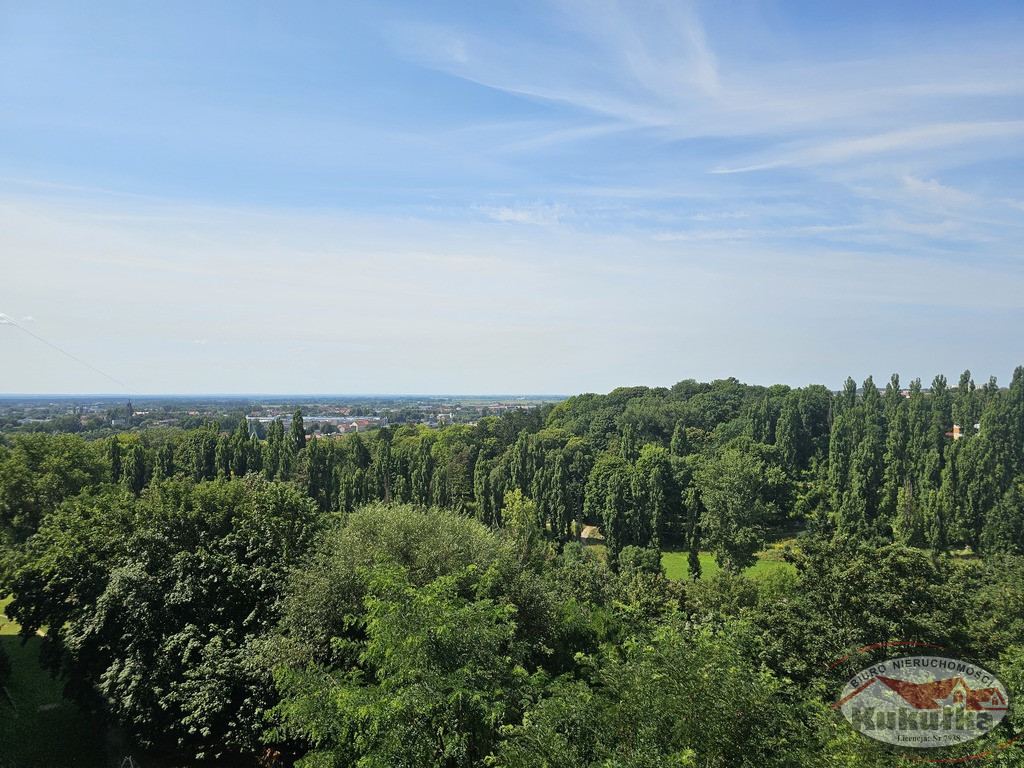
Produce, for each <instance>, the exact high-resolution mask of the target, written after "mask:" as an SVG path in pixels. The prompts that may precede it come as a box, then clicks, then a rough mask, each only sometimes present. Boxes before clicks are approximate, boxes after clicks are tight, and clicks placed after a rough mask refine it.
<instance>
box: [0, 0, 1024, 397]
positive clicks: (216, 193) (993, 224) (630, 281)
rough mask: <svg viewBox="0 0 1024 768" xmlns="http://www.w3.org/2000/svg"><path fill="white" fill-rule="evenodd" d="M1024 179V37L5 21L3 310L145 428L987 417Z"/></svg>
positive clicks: (862, 19) (616, 23)
mask: <svg viewBox="0 0 1024 768" xmlns="http://www.w3.org/2000/svg"><path fill="white" fill-rule="evenodd" d="M1021 179H1024V4H1021V3H1020V2H1007V3H998V2H986V3H982V4H978V3H974V4H968V3H961V2H957V3H949V2H921V3H913V2H901V3H891V2H877V3H876V2H866V3H856V4H853V3H820V2H780V3H765V2H758V3H754V2H750V3H745V2H714V3H711V2H708V3H693V4H690V3H685V2H647V1H634V2H621V3H617V2H610V1H601V0H599V1H595V2H583V1H582V0H581V1H576V0H566V1H565V2H544V3H532V2H516V3H512V2H510V3H476V2H474V3H470V2H464V3H440V2H438V3H434V2H431V3H419V2H407V3H402V2H373V3H369V2H349V3H343V4H342V3H328V2H322V3H320V2H293V3H271V2H246V3H241V2H238V3H230V2H222V3H198V2H178V3H166V4H156V3H127V2H117V3H114V2H96V3H89V4H81V3H71V2H68V3H58V2H38V3H21V2H5V1H4V0H0V274H2V275H3V279H2V281H0V312H2V313H4V316H6V317H9V318H11V319H13V321H14V322H15V323H17V324H18V325H19V326H21V328H23V329H26V330H29V331H31V333H34V334H36V335H37V336H39V337H42V338H45V339H47V340H48V341H50V342H52V343H53V344H56V345H57V346H59V347H60V348H61V349H64V350H66V351H68V352H69V353H71V354H73V355H75V356H76V357H78V358H80V359H81V360H84V361H87V362H88V363H89V364H90V365H91V366H93V367H94V368H97V369H99V370H101V371H103V372H105V373H106V374H108V375H110V376H113V377H114V378H116V379H117V380H119V381H121V382H124V383H125V384H126V385H128V386H129V387H130V388H131V389H133V390H136V391H139V392H144V393H173V392H182V393H189V392H295V393H305V392H317V393H331V392H336V393H346V392H396V393H401V392H417V393H450V392H531V393H574V392H580V391H607V390H609V389H611V388H613V387H615V386H619V385H632V384H647V385H652V386H653V385H670V384H672V383H673V382H675V381H678V380H679V379H683V378H690V377H692V378H697V379H701V380H709V379H713V378H722V377H726V376H736V377H738V378H740V379H741V380H744V381H748V382H751V383H761V384H771V383H776V382H782V383H786V384H791V385H794V386H800V385H804V384H807V383H811V382H815V383H823V384H826V385H828V386H831V387H835V388H838V387H839V386H840V385H841V382H842V381H843V380H844V379H845V377H846V376H847V375H852V376H854V377H855V378H856V379H857V380H858V381H860V380H861V379H863V378H864V377H866V376H867V375H869V374H872V375H874V376H875V379H876V381H879V380H885V379H887V378H888V375H889V374H890V373H891V372H894V371H896V372H899V373H900V374H901V375H902V376H903V378H904V380H905V381H907V380H909V379H910V378H913V377H918V376H919V377H921V378H923V379H925V380H926V383H927V382H928V381H930V380H931V378H932V376H933V375H935V374H936V373H940V372H941V373H945V374H946V375H947V376H950V377H956V376H958V375H959V372H960V371H962V370H963V369H965V368H970V369H971V370H972V371H973V372H974V375H975V378H976V379H977V380H979V381H983V380H986V379H987V377H988V376H989V375H996V376H997V377H999V379H1000V380H1001V381H1002V382H1003V383H1006V382H1007V381H1008V377H1009V375H1010V373H1011V371H1012V370H1013V368H1014V367H1015V366H1016V365H1019V364H1022V363H1024V349H1022V346H1024V345H1022V343H1021V333H1020V330H1019V329H1020V328H1021V327H1022V325H1024V298H1022V297H1024V250H1022V243H1024V237H1022V235H1024V189H1022V185H1021ZM0 360H2V361H3V365H2V366H0V392H55V393H56V392H68V393H71V392H119V391H123V390H122V389H119V388H118V387H117V385H115V384H114V383H113V382H111V381H110V380H109V379H106V378H104V377H103V376H101V375H99V374H97V373H96V372H95V371H93V370H90V368H89V367H86V366H84V365H80V364H79V363H76V362H75V361H73V360H71V359H69V358H68V357H65V356H63V355H61V354H59V353H57V352H56V351H54V350H53V349H52V348H50V347H47V346H46V345H44V344H42V343H40V342H39V341H37V340H35V339H33V338H32V337H31V336H29V335H28V334H26V333H23V332H21V331H19V329H18V327H15V326H14V325H12V324H11V323H10V322H6V323H5V322H3V318H0Z"/></svg>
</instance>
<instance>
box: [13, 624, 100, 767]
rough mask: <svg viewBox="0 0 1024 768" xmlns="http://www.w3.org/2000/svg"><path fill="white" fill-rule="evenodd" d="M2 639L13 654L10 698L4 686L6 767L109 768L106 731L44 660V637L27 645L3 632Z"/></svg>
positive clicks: (32, 639)
mask: <svg viewBox="0 0 1024 768" xmlns="http://www.w3.org/2000/svg"><path fill="white" fill-rule="evenodd" d="M0 643H2V644H3V646H4V648H5V649H6V651H7V653H8V655H9V656H10V657H11V679H10V681H9V682H8V684H7V693H8V694H9V698H8V695H7V694H5V693H4V692H3V691H0V768H103V766H105V765H106V759H105V758H106V756H105V750H104V746H103V733H102V732H101V730H100V729H99V728H98V727H97V726H95V725H94V724H93V722H92V720H91V718H90V717H89V716H88V715H86V714H84V713H83V712H82V711H81V710H79V709H78V707H77V706H75V704H73V703H72V702H70V701H68V700H67V699H65V698H64V696H63V694H62V690H61V683H60V681H58V680H55V679H54V678H53V677H51V676H50V673H49V672H47V671H46V670H45V669H43V668H42V667H41V666H40V665H39V645H40V641H39V638H30V639H29V641H28V643H27V644H25V645H22V640H21V638H20V637H18V636H16V635H2V636H0ZM12 702H13V705H12Z"/></svg>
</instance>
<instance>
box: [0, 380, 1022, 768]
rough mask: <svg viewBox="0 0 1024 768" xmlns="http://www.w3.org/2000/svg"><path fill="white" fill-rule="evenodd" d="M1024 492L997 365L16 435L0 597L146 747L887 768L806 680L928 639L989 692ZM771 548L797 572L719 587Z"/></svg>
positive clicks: (823, 690)
mask: <svg viewBox="0 0 1024 768" xmlns="http://www.w3.org/2000/svg"><path fill="white" fill-rule="evenodd" d="M1022 494H1024V368H1018V369H1017V370H1016V371H1015V372H1014V376H1013V380H1012V381H1011V383H1010V385H1009V386H1008V387H1006V388H1000V387H999V386H998V385H997V383H996V381H995V380H994V379H991V380H989V382H988V383H986V384H985V385H983V386H981V387H976V386H975V384H974V382H973V381H972V379H971V375H970V373H969V372H965V373H964V374H963V376H962V377H961V378H960V381H959V382H958V384H956V385H950V384H949V382H947V380H946V379H945V377H943V376H941V375H940V376H937V377H935V379H934V380H933V381H932V382H931V383H930V386H929V387H927V388H925V387H923V386H922V384H921V382H920V381H918V380H915V381H913V382H911V383H910V384H909V387H907V388H906V389H903V388H901V384H900V382H899V380H898V378H897V377H896V376H893V377H892V379H891V380H890V381H889V382H888V383H887V384H886V385H885V387H884V389H879V387H878V386H877V385H876V384H875V383H874V382H873V381H872V380H871V379H870V378H869V379H868V380H867V381H864V382H863V383H862V384H861V385H860V386H858V385H857V383H856V382H855V381H853V380H852V379H850V380H847V382H846V385H845V387H844V388H843V390H842V391H840V392H838V393H833V392H831V391H829V390H828V389H827V388H825V387H823V386H809V387H806V388H802V389H791V388H789V387H786V386H781V385H779V386H773V387H768V388H765V387H760V386H750V385H745V384H742V383H740V382H738V381H736V380H735V379H726V380H720V381H715V382H712V383H699V382H696V381H693V380H686V381H681V382H679V383H678V384H676V385H675V386H673V387H671V388H647V387H631V388H623V389H617V390H615V391H613V392H611V393H609V394H607V395H595V394H586V395H580V396H576V397H572V398H569V399H568V400H566V401H564V402H561V403H559V404H558V405H554V406H550V405H549V406H544V407H540V408H535V409H532V410H515V411H509V412H508V413H506V414H504V415H503V416H501V417H488V418H483V419H481V420H480V421H479V422H478V423H476V424H453V425H450V426H447V427H444V428H441V429H429V428H427V427H426V426H424V425H409V426H402V427H397V428H395V427H385V428H383V429H379V430H376V431H373V432H367V433H361V434H349V435H344V436H337V437H318V438H313V439H310V438H309V437H308V436H307V435H306V433H305V430H304V428H303V423H302V417H301V414H300V413H297V414H296V416H295V417H294V418H293V420H292V425H291V428H290V429H289V430H288V431H285V429H284V428H283V427H282V426H281V423H280V422H275V423H274V424H272V425H271V427H270V429H268V430H267V433H266V437H265V439H259V438H257V437H256V436H254V435H250V433H249V431H248V428H247V425H246V422H245V420H244V419H242V420H240V421H239V422H238V426H237V428H236V429H234V430H232V431H230V432H228V431H222V430H221V428H220V425H219V424H217V423H215V422H211V423H208V424H206V425H204V426H201V427H199V428H195V429H189V430H181V429H173V428H150V429H137V430H133V431H129V432H124V433H121V434H117V435H114V436H111V437H107V438H103V439H98V440H93V441H88V440H86V439H84V438H83V437H82V436H81V435H76V434H60V433H42V432H35V433H25V434H11V435H7V436H4V437H3V442H2V443H0V535H2V537H3V556H2V558H3V559H2V562H0V574H2V576H3V587H2V590H0V591H2V592H4V593H7V594H9V595H12V596H13V600H12V602H11V603H10V605H9V606H8V607H7V609H6V611H7V613H8V615H9V616H11V617H12V618H13V619H15V620H16V621H17V622H18V623H19V624H20V625H21V631H22V634H23V635H24V637H26V638H28V637H31V636H34V635H35V634H36V633H37V631H42V632H44V633H45V636H44V637H43V638H42V640H41V642H42V648H43V655H42V658H43V661H44V663H45V664H46V665H47V666H48V667H49V668H50V669H51V670H52V671H53V672H54V673H55V674H57V675H59V676H60V679H61V680H62V681H63V683H64V685H65V690H66V692H67V696H68V697H69V698H71V699H73V700H75V701H76V702H78V703H79V704H80V705H81V707H82V708H83V709H84V710H85V711H86V712H88V713H90V715H89V716H90V717H94V718H95V722H96V723H97V727H100V724H103V725H105V726H118V727H121V728H123V729H124V732H125V733H126V734H127V739H128V743H129V744H130V746H131V748H132V749H134V750H135V751H136V752H137V753H138V754H144V755H151V756H154V758H153V759H158V760H160V761H163V762H161V763H160V764H171V765H179V764H180V765H193V764H208V765H254V764H255V763H256V761H257V760H260V759H262V760H263V764H274V763H276V764H281V765H286V764H291V763H292V762H293V761H298V764H299V765H301V766H306V767H308V768H313V767H314V766H315V767H317V768H319V767H321V766H324V767H326V766H337V767H338V768H340V767H341V766H350V765H353V766H354V765H358V766H373V767H376V766H381V767H385V766H507V767H508V768H512V767H513V766H523V768H526V767H527V766H552V767H553V768H554V767H556V766H557V767H559V768H561V767H563V766H564V767H567V768H571V767H575V766H580V767H581V768H582V767H583V766H595V767H596V766H602V767H604V766H622V767H623V768H626V767H629V768H634V767H635V768H640V767H641V766H645V767H646V766H652V767H653V766H694V767H696V766H723V767H725V768H733V767H735V766H748V765H749V766H754V765H757V766H771V765H779V766H840V765H842V766H861V765H863V766H873V765H879V766H881V765H897V764H901V762H903V761H904V759H903V758H901V757H899V756H898V755H896V754H895V753H894V752H893V750H892V749H891V748H889V747H886V746H885V745H881V744H878V743H876V742H873V741H871V740H869V739H866V738H863V737H862V736H860V735H859V734H857V733H855V732H854V731H853V730H852V729H851V728H850V727H849V726H848V724H847V723H846V722H845V721H844V720H843V719H842V718H841V717H840V716H839V715H838V714H837V713H835V712H833V711H831V710H830V709H829V705H830V704H832V703H834V702H835V700H836V698H837V694H838V692H839V691H840V690H841V688H842V685H843V681H844V679H845V678H846V677H847V676H848V674H849V673H852V672H854V671H856V670H857V669H859V668H860V667H862V666H865V662H864V658H863V657H860V656H858V655H857V654H856V653H854V654H853V657H852V658H851V659H849V660H847V661H846V662H843V663H841V664H839V665H838V666H835V667H832V668H831V669H830V668H829V667H830V665H831V664H832V663H833V662H835V661H836V660H837V659H840V658H842V657H844V656H846V655H847V654H851V653H853V652H855V651H856V650H857V649H858V648H860V647H862V646H867V645H870V644H875V643H881V642H887V641H919V642H926V643H931V644H937V645H942V646H945V647H947V648H950V649H952V650H954V651H955V652H956V654H958V655H960V656H962V657H964V658H970V659H972V660H974V661H976V662H977V663H979V664H981V665H983V666H985V667H986V668H988V669H991V670H992V671H994V672H996V673H997V674H998V675H999V676H1000V677H1001V679H1002V680H1003V682H1004V683H1005V684H1006V686H1007V688H1008V690H1010V693H1011V702H1012V696H1013V694H1014V693H1015V692H1019V691H1024V495H1022ZM585 525H586V526H598V527H599V529H600V532H601V535H602V536H603V539H602V540H601V544H600V545H599V546H586V545H583V544H581V543H580V534H581V531H582V529H583V526H585ZM770 542H777V543H779V547H780V551H782V552H783V553H784V557H785V558H786V559H787V560H788V561H789V562H791V563H792V565H793V567H792V568H788V569H782V570H776V571H773V572H771V573H768V574H765V575H763V576H761V577H758V578H752V577H750V576H746V575H744V573H743V570H744V568H746V567H747V566H749V565H750V564H752V563H753V562H754V561H755V557H756V555H757V553H759V552H761V551H762V550H764V549H765V547H766V546H768V545H769V543H770ZM668 550H671V551H674V552H687V553H689V556H688V559H689V564H690V567H689V578H687V579H686V580H682V581H673V580H669V579H667V578H666V577H665V575H664V572H663V570H662V565H661V557H662V553H663V552H665V551H668ZM701 552H710V553H712V554H713V555H714V557H715V559H716V561H717V562H718V564H719V565H720V566H721V570H720V571H719V572H718V573H717V574H715V575H714V576H710V575H705V576H704V578H701V577H700V576H701V574H700V570H701V569H700V557H699V555H700V553H701ZM0 596H2V595H0ZM0 649H2V646H0ZM882 652H883V653H884V651H882ZM898 653H899V652H898V651H894V652H893V655H898ZM5 662H6V659H5V658H4V657H3V656H2V655H0V684H2V681H3V677H4V676H5V674H9V669H8V667H9V663H5ZM3 707H4V704H3V702H2V701H0V717H4V710H3ZM1020 719H1021V718H1019V717H1018V715H1017V714H1016V713H1015V712H1011V714H1010V716H1009V717H1008V718H1006V720H1005V721H1004V722H1003V724H1002V725H1000V726H999V727H998V728H997V729H996V730H995V731H994V732H993V733H992V734H990V736H989V737H987V738H986V739H985V740H983V741H982V742H976V743H975V744H974V748H973V750H971V751H973V752H977V751H980V750H983V749H994V747H996V746H997V745H998V744H1000V743H1002V742H1005V741H1007V740H1009V739H1012V738H1013V737H1014V735H1015V734H1016V728H1017V724H1018V723H1019V722H1020ZM979 743H981V744H982V746H981V747H978V744H979ZM965 749H966V748H965ZM1022 749H1024V748H1021V747H1019V746H1013V747H1009V748H1006V749H1001V750H997V751H994V752H993V754H992V755H991V756H990V757H988V758H986V760H987V764H990V765H1018V764H1022V765H1024V758H1022V757H1021V756H1020V754H1024V752H1022ZM971 751H968V752H963V754H969V753H971ZM1019 753H1020V754H1019ZM958 754H961V753H958V752H955V751H953V752H950V753H947V754H945V755H944V756H946V757H949V756H952V757H955V756H957V755H958ZM929 757H931V755H929ZM905 762H906V763H907V764H908V765H909V764H911V762H910V760H906V761H905ZM915 764H916V763H915Z"/></svg>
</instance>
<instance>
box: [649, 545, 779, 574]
mask: <svg viewBox="0 0 1024 768" xmlns="http://www.w3.org/2000/svg"><path fill="white" fill-rule="evenodd" d="M687 555H688V553H687V552H686V551H679V552H663V553H662V555H661V566H662V568H664V569H665V576H667V577H668V578H670V579H674V580H677V581H678V580H681V579H685V578H687V577H688V576H689V575H690V566H689V563H688V562H687V559H688V557H687ZM774 555H775V553H774V552H773V551H772V550H769V551H767V552H759V553H758V556H757V557H758V559H757V562H756V563H754V564H753V565H752V566H750V567H749V568H747V569H746V570H745V571H743V573H744V574H745V575H747V576H750V577H752V578H758V577H760V576H764V575H765V574H768V573H772V572H775V571H779V570H793V565H792V564H791V563H787V562H784V561H783V560H780V559H777V557H775V556H774ZM700 570H701V578H704V579H706V578H708V577H710V576H714V575H715V574H716V573H718V572H719V570H721V569H720V568H719V567H718V562H717V561H716V560H715V556H714V555H712V554H711V553H710V552H701V553H700Z"/></svg>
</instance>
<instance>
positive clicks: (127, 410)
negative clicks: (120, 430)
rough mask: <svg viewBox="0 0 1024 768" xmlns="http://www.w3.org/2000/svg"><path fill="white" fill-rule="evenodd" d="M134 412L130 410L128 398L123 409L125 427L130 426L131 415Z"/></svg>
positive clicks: (130, 405) (130, 404)
mask: <svg viewBox="0 0 1024 768" xmlns="http://www.w3.org/2000/svg"><path fill="white" fill-rule="evenodd" d="M134 414H135V411H133V410H132V401H131V400H129V401H128V405H127V407H125V409H124V423H125V426H126V427H130V426H131V425H132V416H133V415H134Z"/></svg>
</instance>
